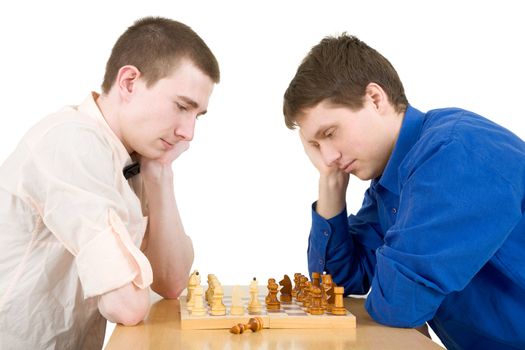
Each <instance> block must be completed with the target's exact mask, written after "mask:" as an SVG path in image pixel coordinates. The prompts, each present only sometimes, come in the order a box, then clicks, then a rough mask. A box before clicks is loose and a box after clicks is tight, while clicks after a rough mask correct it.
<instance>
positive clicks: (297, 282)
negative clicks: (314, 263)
mask: <svg viewBox="0 0 525 350" xmlns="http://www.w3.org/2000/svg"><path fill="white" fill-rule="evenodd" d="M293 283H294V286H293V289H292V297H293V298H297V292H298V291H299V287H300V284H301V274H300V273H299V272H296V273H294V274H293Z"/></svg>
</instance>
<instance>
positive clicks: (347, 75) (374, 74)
mask: <svg viewBox="0 0 525 350" xmlns="http://www.w3.org/2000/svg"><path fill="white" fill-rule="evenodd" d="M371 82H373V83H376V84H378V85H380V86H381V87H382V88H383V90H384V91H385V92H386V94H387V95H388V98H389V99H390V102H391V103H392V104H393V105H394V108H395V109H396V111H397V112H401V111H404V110H405V109H406V107H407V106H408V101H407V98H406V96H405V91H404V88H403V84H402V83H401V80H400V79H399V76H398V75H397V72H396V70H395V69H394V67H393V66H392V65H391V64H390V62H388V60H387V59H386V58H385V57H383V56H382V55H381V54H380V53H379V52H377V51H376V50H374V49H373V48H371V47H370V46H368V45H367V44H365V43H364V42H362V41H361V40H359V39H358V38H356V37H355V36H352V35H347V34H346V33H343V34H342V35H341V36H339V37H326V38H324V39H323V40H321V42H320V43H319V44H317V45H316V46H314V47H313V48H312V49H311V50H310V52H309V53H308V55H307V56H306V57H305V58H304V59H303V61H302V63H301V65H300V66H299V68H298V69H297V73H296V74H295V77H294V78H293V79H292V81H291V82H290V85H289V86H288V89H287V90H286V92H285V93H284V105H283V113H284V119H285V123H286V126H287V127H288V128H290V129H294V128H295V127H296V126H297V122H296V118H297V117H298V116H299V115H300V114H301V113H303V112H304V110H305V109H307V108H311V107H314V106H316V105H317V104H318V103H320V102H322V101H324V100H327V101H329V102H331V103H334V104H336V105H343V106H347V107H350V108H351V109H353V110H358V109H360V108H362V107H363V96H364V95H365V92H366V87H367V86H368V84H369V83H371Z"/></svg>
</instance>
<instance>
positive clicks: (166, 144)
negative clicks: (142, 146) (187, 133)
mask: <svg viewBox="0 0 525 350" xmlns="http://www.w3.org/2000/svg"><path fill="white" fill-rule="evenodd" d="M160 140H161V141H162V144H163V145H164V148H165V149H166V150H169V149H172V148H173V145H174V144H175V142H174V143H170V142H168V141H166V140H164V139H160Z"/></svg>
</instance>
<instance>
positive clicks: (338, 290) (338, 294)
mask: <svg viewBox="0 0 525 350" xmlns="http://www.w3.org/2000/svg"><path fill="white" fill-rule="evenodd" d="M344 292H345V289H344V287H335V288H334V295H335V300H334V306H332V315H346V309H345V305H344V302H343V294H344Z"/></svg>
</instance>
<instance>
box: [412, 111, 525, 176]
mask: <svg viewBox="0 0 525 350" xmlns="http://www.w3.org/2000/svg"><path fill="white" fill-rule="evenodd" d="M433 159H434V160H437V159H441V163H439V162H437V163H439V164H440V165H441V166H442V167H445V166H446V164H449V165H451V164H453V163H461V164H463V165H464V168H465V170H466V171H467V173H468V172H473V171H475V170H474V169H475V168H479V169H481V168H483V169H485V170H486V171H492V172H495V173H498V174H500V175H501V176H502V177H504V178H506V179H508V180H509V181H512V182H515V181H518V180H519V179H516V177H517V176H518V175H517V173H516V167H520V169H517V170H518V173H520V172H525V143H524V142H523V140H521V139H520V138H519V137H518V136H516V135H515V134H513V133H512V132H511V131H509V130H508V129H506V128H504V127H503V126H501V125H498V124H496V123H494V122H493V121H491V120H489V119H487V118H485V117H482V116H480V115H478V114H476V113H474V112H470V111H467V110H464V109H460V108H443V109H435V110H431V111H429V112H427V113H426V114H425V120H424V123H423V126H422V128H421V133H420V136H419V139H418V140H417V142H416V143H415V144H414V146H413V147H412V149H411V151H410V153H409V156H408V157H406V158H405V161H404V164H403V168H404V169H403V170H404V171H406V174H408V173H412V172H413V171H414V170H415V168H417V167H419V166H421V165H422V164H424V163H425V162H427V161H429V160H433ZM519 160H521V161H519ZM433 163H436V162H432V164H433ZM442 170H446V169H444V168H441V169H440V171H442Z"/></svg>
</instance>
